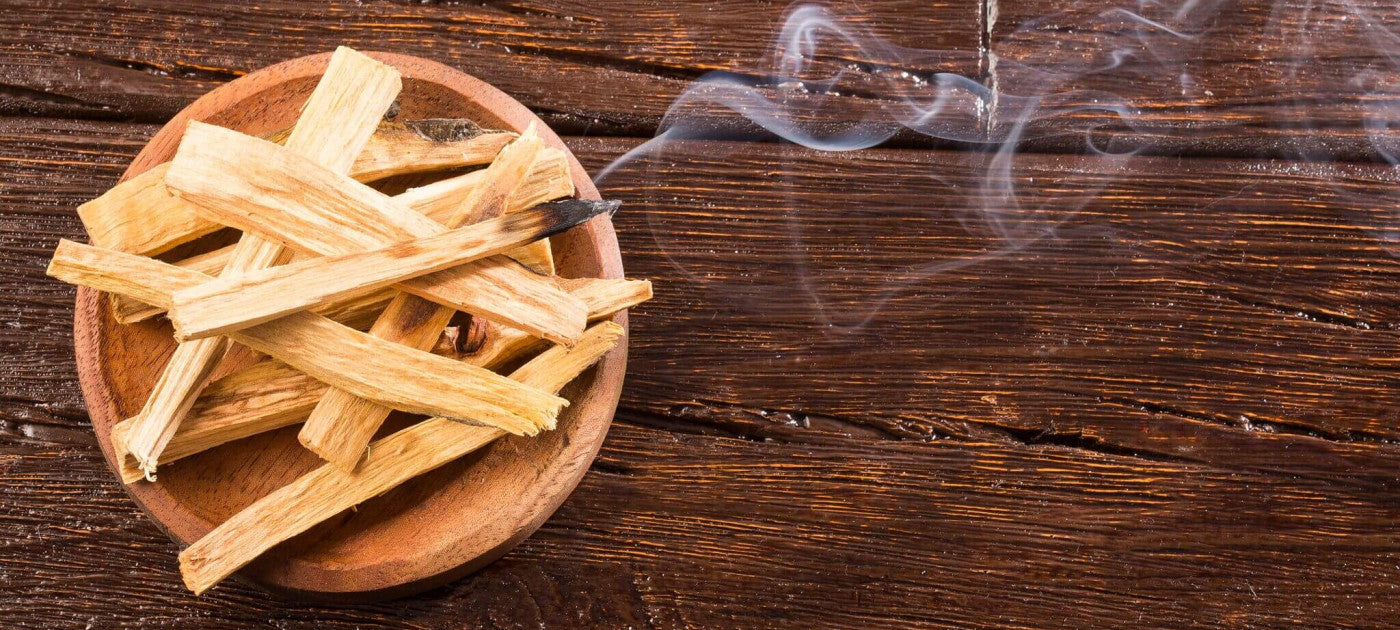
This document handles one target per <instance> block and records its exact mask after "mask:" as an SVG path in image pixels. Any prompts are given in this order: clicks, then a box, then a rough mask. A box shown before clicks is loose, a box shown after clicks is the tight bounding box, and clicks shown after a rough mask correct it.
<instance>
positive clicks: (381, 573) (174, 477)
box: [73, 53, 627, 601]
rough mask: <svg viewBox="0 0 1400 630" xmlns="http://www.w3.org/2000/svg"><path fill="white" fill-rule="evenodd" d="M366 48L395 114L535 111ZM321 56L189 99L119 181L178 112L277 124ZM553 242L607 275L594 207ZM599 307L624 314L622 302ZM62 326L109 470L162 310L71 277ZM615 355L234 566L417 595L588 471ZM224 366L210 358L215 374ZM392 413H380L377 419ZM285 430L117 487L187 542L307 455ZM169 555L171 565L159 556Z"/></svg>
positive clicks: (611, 253) (146, 158)
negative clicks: (427, 463)
mask: <svg viewBox="0 0 1400 630" xmlns="http://www.w3.org/2000/svg"><path fill="white" fill-rule="evenodd" d="M370 54H371V56H373V57H375V58H376V59H379V60H380V61H383V62H385V63H388V64H391V65H393V66H394V67H395V68H397V69H398V70H399V71H400V72H401V73H402V74H403V92H402V93H401V94H400V96H399V104H400V110H399V113H398V117H399V119H400V120H417V119H423V118H469V119H471V120H473V121H475V122H477V123H478V124H480V125H481V126H483V127H486V128H495V129H512V130H516V131H520V130H523V129H524V128H525V126H526V125H527V124H528V123H529V122H530V121H538V119H537V118H536V117H535V116H534V114H532V113H530V111H529V110H527V109H526V108H525V107H524V106H523V105H521V104H520V103H518V102H516V101H515V100H514V99H512V98H510V97H509V96H507V95H506V94H505V93H503V92H501V91H500V90H497V89H496V88H494V87H491V86H490V85H488V84H486V83H484V82H482V81H480V80H478V79H475V78H473V77H471V76H468V75H466V74H464V73H462V72H459V71H457V70H454V69H452V68H448V67H447V66H444V65H441V64H438V63H435V62H432V61H427V60H424V59H419V58H416V57H409V56H403V55H394V54H381V53H370ZM329 59H330V54H329V53H326V54H321V55H314V56H310V57H302V58H299V59H294V60H291V61H288V62H285V63H281V64H277V65H275V66H271V67H268V68H264V69H262V70H259V71H257V72H254V73H252V74H249V75H247V76H244V77H241V78H239V79H237V80H235V81H232V82H230V83H228V84H227V85H224V86H222V87H220V88H218V89H216V90H214V91H212V92H210V93H208V94H206V95H204V96H203V97H202V98H200V99H199V100H197V101H195V102H194V103H193V104H191V105H190V106H189V107H187V108H185V109H184V110H183V111H181V112H180V113H179V114H178V115H176V116H175V118H174V119H172V120H171V121H170V122H169V123H168V124H166V125H165V127H164V128H162V129H161V130H160V132H159V133H157V134H156V135H155V137H154V138H152V139H151V141H150V142H149V143H148V144H147V145H146V147H145V148H144V149H143V150H142V151H141V153H140V154H138V155H137V156H136V159H135V160H134V161H133V162H132V164H131V167H130V168H128V169H127V170H126V173H125V174H124V175H123V179H126V178H130V177H133V176H135V175H137V174H139V173H141V172H143V171H145V170H146V169H149V168H151V167H152V166H155V165H157V164H160V163H162V162H166V161H168V160H170V159H171V157H172V156H173V155H174V153H175V148H176V146H177V145H178V144H179V142H180V136H181V134H182V133H183V132H184V129H185V125H186V122H187V121H190V120H200V121H204V122H208V123H212V124H216V125H220V126H224V127H228V128H231V129H236V130H238V131H242V132H245V133H249V134H254V135H261V134H267V133H271V132H273V131H276V130H278V129H283V128H286V127H288V126H290V125H291V124H293V123H294V122H295V120H296V116H297V114H298V110H299V109H300V107H301V104H302V103H303V102H305V100H306V98H307V96H309V95H310V94H311V91H312V89H314V88H315V86H316V82H317V81H318V80H319V79H320V75H321V73H322V72H323V71H324V70H325V67H326V63H327V61H328V60H329ZM539 125H540V128H541V130H542V135H543V136H544V138H545V140H546V142H548V143H549V144H550V145H551V146H555V147H558V148H560V149H563V150H564V151H565V152H566V153H567V152H568V148H567V147H565V146H564V144H563V143H562V142H561V141H560V140H559V138H558V136H556V135H554V133H553V132H551V131H549V129H548V127H547V126H545V125H544V123H543V122H539ZM569 163H570V165H571V168H572V175H573V179H574V185H575V187H576V188H577V189H578V195H579V196H580V197H582V198H589V199H596V198H598V192H597V190H596V189H595V188H594V187H593V183H592V182H591V181H590V180H589V178H588V175H587V173H585V172H584V170H583V167H582V166H581V165H580V164H579V163H578V160H576V159H574V156H573V155H572V154H569ZM553 244H554V255H555V261H556V264H557V267H558V270H559V274H560V275H561V276H563V277H571V278H577V277H594V278H621V277H622V260H621V257H620V255H619V253H618V248H617V239H616V237H615V235H614V234H613V229H612V223H611V222H610V221H609V220H608V219H607V218H600V219H596V220H593V221H590V222H589V223H587V224H585V225H582V226H579V227H577V228H575V229H572V230H570V231H568V232H566V233H564V234H561V235H558V236H555V237H554V239H553ZM613 319H614V321H617V322H618V323H620V324H623V325H624V326H625V325H626V323H627V322H626V315H625V313H623V314H618V315H617V316H615V317H614V318H613ZM73 329H74V344H75V346H76V353H77V364H78V375H79V378H80V380H81V382H82V388H83V395H84V397H85V398H86V399H87V405H88V411H89V413H90V415H91V417H92V423H93V428H94V429H95V430H96V432H97V437H98V442H99V443H100V444H101V445H102V451H103V454H104V455H105V456H106V458H107V464H108V466H109V467H112V468H113V470H114V471H115V462H114V460H113V455H112V449H111V445H110V440H109V433H110V431H111V429H112V426H113V425H114V424H116V423H117V422H119V421H121V420H122V419H124V418H128V417H130V416H133V415H135V414H136V413H137V412H138V411H140V409H141V406H142V404H143V403H144V402H145V399H146V396H147V394H148V393H149V392H150V389H151V387H152V385H153V384H154V383H155V379H156V377H157V375H158V374H159V373H160V370H161V368H162V367H163V366H164V365H165V363H166V360H167V358H168V357H169V355H170V352H171V351H172V350H173V348H174V342H173V340H172V337H171V331H170V325H169V323H168V322H166V321H165V320H164V319H163V318H160V319H158V320H153V321H148V322H143V323H141V324H136V325H121V324H118V323H117V322H116V320H115V319H114V318H113V316H112V311H111V307H110V303H109V300H107V299H106V297H105V296H104V295H102V294H99V293H98V292H96V291H92V290H88V289H79V291H78V299H77V308H76V312H75V315H74V321H73ZM626 363H627V350H626V344H625V343H624V344H620V345H619V347H618V348H616V349H615V350H614V351H613V352H611V353H610V354H608V355H607V356H606V357H604V358H603V360H602V361H601V362H600V363H599V364H598V365H597V366H596V367H594V368H593V369H591V370H589V371H588V372H585V373H584V375H583V376H582V377H580V378H579V379H578V380H576V381H575V382H574V383H572V384H570V385H569V386H568V387H566V388H565V389H564V391H563V392H562V395H563V396H564V397H566V398H568V399H569V400H570V401H571V403H572V404H571V405H570V406H569V407H568V408H567V409H566V410H565V411H564V413H563V414H561V416H560V418H559V428H558V429H557V430H554V431H549V432H546V433H543V434H541V435H540V436H539V437H535V438H508V439H505V440H501V441H499V442H497V443H495V444H493V445H491V446H490V447H487V448H486V449H483V450H481V451H479V452H477V453H473V454H471V455H468V456H467V457H465V458H463V459H461V460H458V461H456V462H452V463H449V464H447V465H445V466H443V467H441V468H439V469H437V470H435V471H432V472H430V473H428V474H426V475H423V476H421V477H418V478H416V479H413V480H411V481H409V482H407V483H405V484H403V485H401V486H399V487H398V488H396V489H394V490H392V491H390V492H389V493H387V494H385V495H383V496H380V497H377V498H375V499H372V500H370V501H367V502H365V503H363V504H361V505H360V506H359V507H358V508H357V509H356V510H352V511H348V512H346V513H343V514H341V515H339V516H337V517H336V518H333V519H331V520H330V521H327V522H326V523H323V524H322V525H320V526H318V527H316V528H314V529H312V530H311V531H309V532H306V533H305V534H303V535H301V536H298V537H297V538H294V539H292V540H290V541H287V542H286V543H283V544H282V545H279V546H278V547H276V548H274V549H273V550H272V551H270V552H269V553H267V554H266V555H264V556H263V557H262V558H260V559H259V560H257V561H256V562H254V563H253V564H251V565H249V566H248V567H246V568H245V569H244V570H242V571H240V572H239V574H238V576H239V577H241V578H242V579H246V580H249V581H252V582H254V583H256V584H259V585H261V586H263V587H265V588H267V589H269V590H272V591H274V592H278V593H281V594H285V595H288V596H292V597H300V598H307V599H320V600H349V601H367V600H373V599H383V598H388V597H397V596H401V595H406V594H410V593H414V592H418V591H421V590H424V589H427V588H431V587H433V586H436V585H439V584H442V583H444V582H447V581H450V580H453V579H456V578H458V577H461V576H463V575H466V574H467V573H470V572H472V571H474V570H476V569H478V568H480V567H482V566H484V565H486V564H487V563H489V562H491V561H493V560H495V559H496V558H498V557H500V556H501V555H503V554H504V553H505V552H507V551H509V550H510V549H511V548H512V547H514V546H515V545H516V544H517V543H519V542H520V541H521V540H523V539H525V538H526V537H527V536H529V535H530V534H531V533H533V532H534V531H535V530H536V529H537V528H539V526H540V525H541V524H542V523H544V521H545V519H547V518H549V516H550V515H551V514H553V513H554V511H555V510H556V509H557V508H558V507H559V505H560V503H562V502H563V501H564V499H565V497H567V496H568V495H569V493H570V492H572V491H573V489H574V487H575V486H576V485H577V484H578V482H579V480H580V479H581V478H582V477H583V475H584V473H585V472H586V471H587V470H588V467H589V464H590V463H591V462H592V461H593V458H594V456H595V455H596V454H597V452H598V447H599V446H600V445H601V444H602V442H603V437H604V436H605V435H606V433H607V429H608V424H609V423H610V422H611V419H612V415H613V411H614V410H615V409H616V407H617V400H618V395H619V393H620V392H621V388H622V378H623V374H624V371H625V369H626ZM233 367H236V366H225V367H221V368H220V373H224V372H227V371H229V370H230V369H232V368H233ZM218 375H219V374H216V376H218ZM404 422H405V419H393V418H391V422H390V423H387V424H388V425H389V426H386V429H385V430H386V431H387V430H392V429H393V428H397V427H401V426H404ZM297 430H298V427H296V426H292V427H287V428H285V429H282V430H279V431H273V432H269V433H266V434H263V435H259V436H255V437H252V438H248V439H245V440H240V441H237V442H233V443H230V444H226V445H224V446H222V447H219V448H216V449H213V450H210V451H207V452H205V453H201V454H199V455H195V456H192V457H189V458H186V459H184V460H179V461H176V462H172V463H170V464H166V465H163V466H161V469H160V477H159V481H158V482H155V483H147V482H138V483H136V484H132V485H129V486H126V490H127V492H128V493H129V494H130V495H131V497H132V498H133V499H135V500H136V503H137V504H139V505H140V506H141V507H142V508H143V509H144V510H145V511H146V512H147V513H148V514H150V516H151V518H152V519H154V520H155V522H156V523H157V524H158V525H159V526H160V527H161V528H162V529H164V530H165V532H166V533H167V534H169V535H170V537H171V538H172V539H174V540H175V541H176V542H178V543H180V544H182V545H187V544H189V543H190V542H193V541H195V540H197V539H199V538H200V537H201V536H203V535H204V534H205V533H207V532H208V531H209V530H211V529H213V528H214V527H215V526H216V525H217V524H219V523H221V522H223V521H224V520H225V519H227V518H228V517H229V516H231V515H233V514H234V513H235V512H237V511H238V510H240V509H242V508H243V507H244V506H246V505H248V504H250V503H252V502H253V501H255V500H256V499H258V498H259V497H262V496H263V495H265V494H267V493H268V492H269V491H271V490H273V489H275V488H278V487H280V486H282V485H284V484H286V483H288V482H290V481H291V480H293V479H295V478H296V477H298V476H300V475H301V474H303V473H305V472H307V471H309V470H311V469H313V468H314V467H316V466H318V465H320V463H321V462H320V461H319V460H318V459H317V458H316V457H315V456H314V455H312V454H311V453H310V452H308V451H306V450H305V449H303V448H302V447H301V446H300V445H299V444H298V443H297V440H296V432H297ZM170 564H171V566H172V567H173V566H175V564H176V559H175V557H174V556H173V555H172V556H171V557H170ZM172 586H174V585H172Z"/></svg>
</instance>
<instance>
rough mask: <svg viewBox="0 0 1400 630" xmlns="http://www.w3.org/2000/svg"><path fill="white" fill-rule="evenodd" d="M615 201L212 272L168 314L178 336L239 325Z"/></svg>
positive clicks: (491, 249) (347, 293) (562, 226)
mask: <svg viewBox="0 0 1400 630" xmlns="http://www.w3.org/2000/svg"><path fill="white" fill-rule="evenodd" d="M617 205H618V202H616V201H613V202H602V201H584V200H581V199H571V200H568V201H562V202H558V203H553V204H548V205H542V206H536V207H534V208H531V209H529V210H526V211H524V212H520V213H517V214H513V215H509V216H503V217H498V218H495V219H490V220H488V221H483V222H481V223H474V224H472V225H468V226H466V227H461V228H457V229H455V230H449V231H447V232H443V233H442V234H438V235H436V236H429V237H426V238H421V239H416V240H412V241H406V242H403V243H399V244H397V245H391V246H389V247H385V248H382V249H375V250H369V251H365V252H357V253H354V254H343V255H340V256H328V257H325V258H313V259H308V260H304V261H301V262H297V263H292V264H289V265H282V266H280V267H271V268H268V269H263V270H259V271H256V272H250V273H246V274H243V275H241V276H238V277H237V278H227V279H226V278H220V279H218V280H214V281H211V282H206V283H204V284H201V285H199V286H196V287H191V288H189V289H185V290H182V291H179V292H177V293H176V294H175V295H174V299H173V306H172V308H171V310H170V321H171V322H172V323H173V324H174V325H175V338H176V339H177V340H180V341H185V340H188V339H198V338H201V337H209V336H213V335H218V334H223V333H227V332H231V331H234V330H238V329H241V328H247V327H248V326H252V325H254V324H259V323H262V322H265V321H268V320H271V319H275V318H276V317H279V316H282V315H286V314H288V313H293V312H296V311H300V310H306V309H309V308H315V307H318V306H321V305H323V304H328V303H332V302H339V301H344V300H347V299H350V298H354V297H359V296H362V295H366V294H369V293H372V292H374V291H376V290H378V289H381V288H384V287H388V286H389V285H392V284H395V283H397V282H400V281H403V280H409V279H412V278H416V277H418V276H423V275H427V274H430V273H433V272H436V271H440V270H443V269H447V268H450V267H454V266H456V265H460V264H462V263H465V262H470V261H472V260H477V259H479V258H483V257H485V256H490V255H492V254H497V253H500V252H502V251H505V250H507V249H510V248H511V247H514V246H515V245H517V244H519V243H524V242H529V241H533V240H536V239H539V238H544V237H548V236H549V235H551V234H555V233H558V232H561V231H563V230H566V229H568V228H571V227H573V226H575V225H578V224H579V223H582V222H584V221H586V220H588V219H591V218H593V217H594V216H597V215H599V214H602V213H604V212H611V211H613V210H615V209H616V208H617ZM414 299H419V298H414ZM448 310H449V311H450V309H448ZM450 315H451V313H450V312H449V317H450ZM436 332H440V331H435V334H436ZM420 349H422V348H420Z"/></svg>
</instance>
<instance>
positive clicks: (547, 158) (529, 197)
mask: <svg viewBox="0 0 1400 630" xmlns="http://www.w3.org/2000/svg"><path fill="white" fill-rule="evenodd" d="M381 128H382V127H381ZM166 168H168V164H167V165H163V166H162V167H161V172H162V173H164V172H165V169H166ZM485 174H486V171H484V170H480V171H472V172H470V173H467V174H465V175H458V176H456V177H452V178H449V179H445V180H442V181H440V182H434V183H432V184H428V185H427V186H422V187H419V188H413V189H410V190H408V191H405V192H403V193H402V194H399V195H398V196H396V197H394V198H395V199H397V200H399V201H401V202H403V203H405V204H407V205H408V206H409V207H410V208H413V209H414V210H417V211H418V212H420V213H422V214H424V215H427V216H428V218H430V219H433V220H434V221H437V222H438V223H445V222H446V221H448V220H449V219H450V218H451V217H452V213H454V212H456V210H457V208H459V207H460V206H461V205H462V202H463V201H464V200H466V198H467V196H468V195H469V194H470V193H471V191H472V190H474V189H476V188H477V187H478V186H480V185H481V183H482V182H483V181H484V179H483V176H484V175H485ZM161 185H162V186H164V184H163V183H162V184H161ZM573 194H574V184H573V180H572V179H570V178H569V164H568V161H567V158H566V157H565V155H564V152H563V151H560V150H559V149H555V148H553V147H545V148H544V149H542V150H541V151H540V155H539V156H538V157H537V158H536V159H535V163H534V165H533V166H532V167H531V169H530V174H529V175H528V176H527V177H526V178H525V182H524V183H523V184H521V186H520V188H519V189H517V190H516V192H515V194H513V195H511V197H510V201H509V202H508V207H507V210H506V211H507V212H519V211H521V210H524V209H525V208H530V207H533V206H536V205H539V204H541V203H544V202H546V201H550V200H553V199H562V198H565V197H570V196H572V195H573ZM181 202H182V203H187V202H184V201H183V200H182V201H181ZM114 249H120V248H114ZM232 252H233V245H229V246H227V247H223V248H220V249H216V250H214V251H211V252H207V253H204V254H200V255H198V256H192V257H190V258H186V259H184V260H181V261H180V262H178V263H175V264H177V265H179V266H181V267H184V268H186V269H192V270H194V271H199V272H202V273H205V274H208V275H211V276H217V275H218V274H219V271H220V270H221V269H223V268H224V264H225V263H226V262H228V255H229V254H230V253H232ZM505 255H506V256H510V257H512V258H515V259H516V260H517V261H519V262H520V263H522V264H524V265H526V266H528V267H530V268H531V269H533V270H534V271H536V272H537V273H541V274H544V275H553V273H554V259H553V258H552V257H551V255H550V252H549V241H548V240H541V241H537V242H536V243H531V244H530V245H527V246H524V247H521V248H518V249H514V250H511V251H509V252H506V254H505ZM546 260H547V261H548V262H547V263H546V262H545V261H546ZM387 299H388V298H387V297H386V298H385V300H386V301H387ZM112 304H113V310H114V313H115V316H116V318H117V321H118V322H120V323H123V324H130V323H134V322H139V321H142V320H145V319H149V318H151V317H155V316H156V315H159V314H161V313H164V312H165V308H164V307H157V306H151V305H149V304H146V303H144V302H141V301H138V300H133V299H130V298H127V297H125V296H123V295H120V294H114V295H112ZM356 328H358V326H356Z"/></svg>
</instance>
